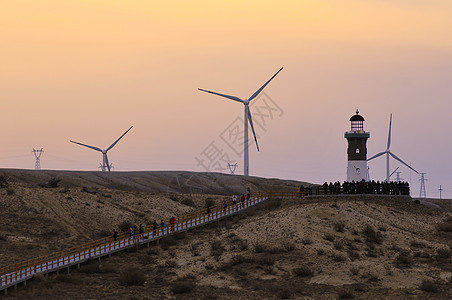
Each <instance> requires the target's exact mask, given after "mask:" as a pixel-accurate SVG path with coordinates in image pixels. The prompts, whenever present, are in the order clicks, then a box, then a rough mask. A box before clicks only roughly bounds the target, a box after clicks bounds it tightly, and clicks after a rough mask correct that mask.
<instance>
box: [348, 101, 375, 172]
mask: <svg viewBox="0 0 452 300" xmlns="http://www.w3.org/2000/svg"><path fill="white" fill-rule="evenodd" d="M350 123H351V128H350V131H347V132H345V138H346V139H347V142H348V148H347V157H348V164H347V181H361V180H363V179H364V180H365V181H368V180H369V174H368V169H367V147H366V143H367V139H368V138H369V137H370V132H366V131H364V118H363V117H362V116H361V115H360V114H359V111H358V110H356V114H355V115H353V116H352V117H351V118H350Z"/></svg>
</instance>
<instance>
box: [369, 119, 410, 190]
mask: <svg viewBox="0 0 452 300" xmlns="http://www.w3.org/2000/svg"><path fill="white" fill-rule="evenodd" d="M391 126H392V114H391V116H390V118H389V133H388V145H387V147H386V150H385V151H383V152H380V153H378V154H375V155H374V156H372V157H371V158H369V159H368V160H367V161H370V160H372V159H374V158H377V157H379V156H382V155H383V154H386V181H387V182H389V177H390V176H391V175H389V156H392V157H393V158H394V159H395V160H398V161H399V162H401V163H402V164H404V165H405V166H407V167H408V168H410V169H411V170H413V171H414V172H416V173H417V174H419V172H418V171H416V170H415V169H413V168H412V167H411V166H410V165H408V164H407V163H405V162H404V161H403V160H401V159H400V158H398V157H397V156H396V155H395V154H394V153H392V152H391V150H389V147H390V146H391Z"/></svg>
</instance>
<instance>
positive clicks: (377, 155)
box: [367, 152, 386, 161]
mask: <svg viewBox="0 0 452 300" xmlns="http://www.w3.org/2000/svg"><path fill="white" fill-rule="evenodd" d="M383 154H386V152H380V153H378V154H375V155H374V156H372V157H371V158H369V159H368V160H367V161H369V160H372V159H374V158H377V157H379V156H382V155H383Z"/></svg>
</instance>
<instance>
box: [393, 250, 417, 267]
mask: <svg viewBox="0 0 452 300" xmlns="http://www.w3.org/2000/svg"><path fill="white" fill-rule="evenodd" d="M396 263H397V264H398V265H399V266H403V267H409V266H411V265H412V264H413V258H412V257H411V253H410V252H409V251H408V250H402V251H401V252H400V253H399V255H397V257H396Z"/></svg>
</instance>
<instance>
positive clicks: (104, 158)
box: [70, 126, 133, 172]
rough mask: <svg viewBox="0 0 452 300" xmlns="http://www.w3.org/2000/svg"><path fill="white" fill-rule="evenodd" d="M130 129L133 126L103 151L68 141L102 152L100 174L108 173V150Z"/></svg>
mask: <svg viewBox="0 0 452 300" xmlns="http://www.w3.org/2000/svg"><path fill="white" fill-rule="evenodd" d="M132 127H133V126H130V128H129V129H127V131H126V132H124V133H123V134H122V135H121V136H120V137H119V139H117V140H116V141H115V142H114V143H113V144H111V145H110V147H108V148H107V149H105V150H102V149H100V148H97V147H93V146H90V145H85V144H82V143H79V142H74V141H70V142H71V143H74V144H77V145H81V146H85V147H88V148H90V149H93V150H96V151H99V152H102V165H101V169H102V172H106V171H107V170H108V172H110V163H109V162H108V157H107V152H108V150H110V149H111V148H113V147H114V146H115V145H116V144H117V143H118V142H119V140H120V139H122V137H123V136H125V135H126V133H127V132H129V130H130V129H132Z"/></svg>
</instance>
